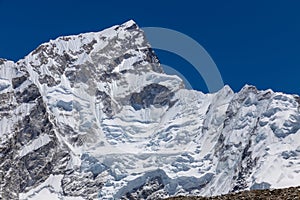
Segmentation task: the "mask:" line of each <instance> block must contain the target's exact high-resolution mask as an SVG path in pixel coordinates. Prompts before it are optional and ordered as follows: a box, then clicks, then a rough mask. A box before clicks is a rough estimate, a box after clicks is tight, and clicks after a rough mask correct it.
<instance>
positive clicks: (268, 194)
mask: <svg viewBox="0 0 300 200" xmlns="http://www.w3.org/2000/svg"><path fill="white" fill-rule="evenodd" d="M221 199H222V200H227V199H228V200H229V199H231V200H232V199H244V200H246V199H261V200H264V199H265V200H277V199H278V200H279V199H281V200H283V199H284V200H298V199H300V187H290V188H285V189H276V190H252V191H243V192H238V193H232V194H226V195H221V196H215V197H183V196H180V197H172V198H168V200H221Z"/></svg>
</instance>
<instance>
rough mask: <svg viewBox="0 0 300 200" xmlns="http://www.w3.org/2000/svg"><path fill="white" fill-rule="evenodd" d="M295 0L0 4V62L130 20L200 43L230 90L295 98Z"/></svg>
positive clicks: (179, 65) (299, 65) (299, 60)
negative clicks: (269, 92)
mask: <svg viewBox="0 0 300 200" xmlns="http://www.w3.org/2000/svg"><path fill="white" fill-rule="evenodd" d="M299 10H300V1H296V0H294V1H292V0H287V1H277V0H275V1H230V0H229V1H221V0H219V1H216V0H211V1H202V0H199V1H196V0H195V1H188V0H186V1H168V0H165V1H156V0H155V1H154V0H153V1H119V2H117V1H96V0H85V1H77V0H73V1H71V0H64V1H62V0H60V1H58V0H52V1H36V0H27V1H11V0H0V24H1V31H0V57H2V58H7V59H11V60H15V61H16V60H18V59H20V58H23V57H24V56H25V55H27V54H28V53H29V52H30V51H32V50H33V49H35V48H36V47H37V46H38V45H39V44H41V43H42V42H46V41H49V40H50V39H54V38H56V37H58V36H60V35H69V34H77V33H81V32H88V31H98V30H101V29H104V28H106V27H110V26H112V25H114V24H120V23H123V22H125V21H127V20H129V19H133V20H135V21H136V22H137V23H138V25H139V26H141V27H147V26H155V27H165V28H169V29H174V30H177V31H180V32H182V33H184V34H186V35H188V36H190V37H192V38H193V39H195V40H196V41H197V42H198V43H200V44H201V45H202V46H203V47H204V48H205V49H206V50H207V52H208V53H209V54H210V55H211V57H212V58H213V60H214V62H215V63H216V65H217V66H218V68H219V71H220V72H221V75H222V77H223V81H224V82H225V84H228V85H230V87H231V88H233V89H234V90H235V91H238V90H240V89H241V88H242V87H243V85H245V84H252V85H255V86H257V88H258V89H267V88H272V89H273V90H275V91H282V92H286V93H296V94H300V84H299V82H300V78H299V77H300V12H299ZM157 54H158V56H159V58H160V60H161V62H162V63H165V64H168V65H169V66H172V67H174V68H176V69H177V70H178V71H180V72H181V73H182V74H184V76H185V77H186V78H187V79H189V81H190V82H191V83H192V85H193V87H194V88H196V89H198V90H202V91H204V92H207V88H206V86H205V84H204V82H203V80H202V78H201V76H200V75H199V74H197V73H195V71H194V69H193V67H192V66H190V65H189V63H188V62H186V61H185V60H183V59H181V58H179V57H178V56H176V55H173V54H171V53H169V52H164V51H157Z"/></svg>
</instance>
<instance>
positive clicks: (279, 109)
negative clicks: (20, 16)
mask: <svg viewBox="0 0 300 200" xmlns="http://www.w3.org/2000/svg"><path fill="white" fill-rule="evenodd" d="M299 107H300V98H299V96H297V95H288V94H283V93H278V92H273V91H272V90H266V91H260V90H257V89H256V88H255V87H254V86H249V85H246V86H245V87H244V88H242V90H241V91H239V92H238V93H234V92H233V91H232V90H231V89H230V88H229V87H228V86H225V87H224V88H223V89H221V90H220V91H218V92H216V93H213V94H204V93H202V92H199V91H193V90H187V89H184V84H183V82H182V80H181V79H180V78H178V77H177V76H171V75H167V74H165V73H164V72H163V69H162V68H161V66H160V64H159V60H158V58H157V56H156V55H155V53H154V51H153V50H152V49H151V46H150V44H149V43H148V42H147V40H146V38H145V35H144V33H143V31H142V30H141V29H140V28H139V27H138V26H137V25H136V23H135V22H133V21H128V22H126V23H124V24H122V25H119V26H113V27H111V28H108V29H105V30H103V31H100V32H95V33H85V34H80V35H75V36H65V37H59V38H57V39H55V40H51V41H50V42H48V43H44V44H42V45H40V46H39V47H38V48H37V49H36V50H34V51H33V52H31V53H30V54H29V55H28V56H26V57H25V58H24V59H22V60H19V61H18V62H16V63H14V62H12V61H8V60H5V59H1V60H0V180H1V181H0V196H1V197H2V199H28V200H33V199H46V198H48V199H66V200H68V199H72V200H73V199H74V200H76V199H77V200H80V199H97V198H99V199H160V198H165V197H170V196H177V195H202V196H212V195H220V194H226V193H229V192H235V191H242V190H249V189H251V190H254V189H268V188H283V187H291V186H299V185H300V181H299V180H300V130H299V129H300V113H299Z"/></svg>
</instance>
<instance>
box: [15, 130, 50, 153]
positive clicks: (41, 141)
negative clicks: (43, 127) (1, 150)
mask: <svg viewBox="0 0 300 200" xmlns="http://www.w3.org/2000/svg"><path fill="white" fill-rule="evenodd" d="M50 141H51V138H50V137H49V136H48V135H41V136H39V137H38V138H37V139H35V140H33V141H32V142H31V143H30V144H29V145H26V146H24V147H23V148H22V149H21V151H20V152H19V157H20V158H22V157H24V156H26V155H27V154H29V153H31V152H33V151H35V150H37V149H39V148H41V147H43V146H44V145H46V144H48V143H49V142H50Z"/></svg>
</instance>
